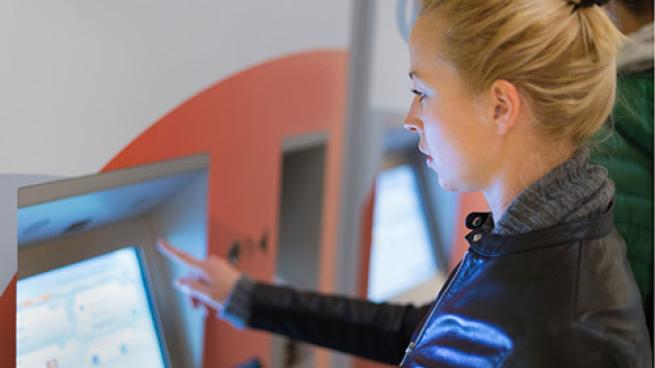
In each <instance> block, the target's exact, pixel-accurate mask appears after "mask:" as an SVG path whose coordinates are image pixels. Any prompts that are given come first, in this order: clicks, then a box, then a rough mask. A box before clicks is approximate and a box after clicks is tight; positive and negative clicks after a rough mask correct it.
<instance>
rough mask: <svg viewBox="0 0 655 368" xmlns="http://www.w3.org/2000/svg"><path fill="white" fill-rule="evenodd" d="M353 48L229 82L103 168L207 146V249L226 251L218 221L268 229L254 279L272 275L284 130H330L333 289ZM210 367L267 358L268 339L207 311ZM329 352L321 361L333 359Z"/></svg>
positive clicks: (324, 266)
mask: <svg viewBox="0 0 655 368" xmlns="http://www.w3.org/2000/svg"><path fill="white" fill-rule="evenodd" d="M347 64H348V53H347V52H346V51H344V50H321V51H315V52H307V53H301V54H297V55H291V56H288V57H284V58H281V59H277V60H273V61H270V62H267V63H264V64H261V65H258V66H256V67H253V68H250V69H248V70H245V71H243V72H240V73H238V74H236V75H234V76H232V77H230V78H228V79H226V80H223V81H221V82H219V83H217V84H215V85H213V86H211V87H210V88H208V89H206V90H205V91H203V92H201V93H200V94H198V95H196V96H194V97H193V98H191V99H190V100H188V101H186V102H184V103H183V104H181V105H180V106H179V107H177V108H176V109H175V110H173V111H171V112H170V113H169V114H167V115H166V116H164V117H163V118H162V119H161V120H159V121H157V122H156V123H154V124H153V125H152V126H151V127H150V128H148V129H147V130H146V131H145V132H144V133H143V134H141V135H140V136H139V137H138V138H137V139H135V140H134V141H133V142H131V143H130V144H129V145H128V146H127V147H125V149H124V150H123V151H122V152H120V153H119V154H118V155H117V156H116V157H115V158H114V159H112V160H111V161H110V162H109V163H108V164H107V165H106V166H105V168H104V169H103V171H108V170H113V169H119V168H126V167H131V166H134V165H140V164H145V163H151V162H156V161H161V160H167V159H173V158H178V157H182V156H187V155H192V154H196V153H201V152H202V153H208V154H209V156H210V168H209V198H208V201H209V203H208V211H209V214H208V222H209V223H208V229H209V230H208V232H209V233H208V234H207V235H208V237H207V239H208V252H209V253H211V254H217V255H223V256H224V255H226V254H227V249H228V245H229V242H230V241H231V240H232V239H230V238H228V235H225V234H224V233H223V232H221V231H218V229H219V226H221V227H223V226H225V225H228V226H230V227H232V228H235V229H239V230H240V231H241V232H242V233H244V234H248V235H250V236H252V237H253V238H258V237H259V236H260V235H261V234H262V232H263V231H264V230H270V236H271V237H270V239H271V240H272V244H271V248H270V251H269V252H268V253H267V254H265V255H258V256H257V257H255V258H256V259H249V260H248V259H244V260H243V261H242V262H241V263H240V267H241V269H242V270H243V271H245V272H247V273H248V274H250V275H251V276H253V277H255V278H256V279H262V280H269V279H270V278H271V276H272V275H273V274H274V267H275V254H276V248H277V244H276V241H277V238H278V236H277V231H278V218H277V216H278V212H279V197H280V183H281V172H282V167H281V164H282V155H283V152H282V141H283V139H284V137H288V136H295V135H302V134H307V133H315V132H322V131H324V132H327V133H328V137H329V138H328V142H327V147H326V152H327V155H326V173H325V180H326V182H325V183H324V184H325V186H324V188H325V197H324V199H323V208H324V213H323V219H324V220H323V227H322V234H323V235H322V239H321V241H322V243H321V254H320V261H321V270H320V277H319V280H320V281H319V284H320V285H319V288H320V289H321V290H323V291H331V290H332V289H333V285H332V280H333V279H334V275H333V270H334V267H333V266H334V262H335V249H336V247H335V244H336V239H337V238H336V236H337V233H338V228H337V227H338V225H337V224H338V221H337V220H338V218H337V216H338V214H339V208H338V205H339V203H340V201H339V196H340V192H339V186H340V181H341V169H340V166H341V152H342V131H343V122H344V118H345V113H346V96H347V94H346V91H347ZM205 327H206V328H205V347H204V351H205V354H204V366H205V367H207V368H210V367H231V366H234V365H236V364H238V363H241V362H243V361H244V360H246V359H248V358H251V357H253V356H259V357H262V358H263V361H264V363H265V365H266V366H269V364H268V363H269V361H270V357H269V354H270V350H271V346H270V342H269V340H270V338H269V336H268V335H267V334H264V333H259V332H254V331H241V332H236V331H234V330H233V329H232V328H231V327H230V326H228V324H227V323H225V322H222V321H219V320H216V319H214V318H210V319H208V320H207V322H206V326H205ZM327 361H328V359H327V355H326V354H325V352H320V353H319V354H317V363H316V366H319V367H320V366H327Z"/></svg>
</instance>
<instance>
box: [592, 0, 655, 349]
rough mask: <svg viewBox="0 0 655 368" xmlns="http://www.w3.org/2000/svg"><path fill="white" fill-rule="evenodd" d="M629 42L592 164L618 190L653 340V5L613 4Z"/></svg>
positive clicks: (618, 208)
mask: <svg viewBox="0 0 655 368" xmlns="http://www.w3.org/2000/svg"><path fill="white" fill-rule="evenodd" d="M608 10H609V12H610V14H611V15H612V18H613V20H614V21H615V23H616V24H617V26H618V28H619V29H620V30H621V32H623V33H624V34H626V35H628V37H629V38H628V40H627V42H626V44H625V45H624V47H623V49H622V50H621V53H620V54H619V57H618V84H617V103H616V105H615V107H614V111H613V112H612V115H611V116H610V120H609V124H608V126H609V130H608V132H603V133H602V134H599V136H598V141H599V143H598V145H597V147H595V148H594V150H593V151H592V162H595V163H598V164H600V165H603V166H605V167H606V168H607V170H608V173H609V176H610V178H611V179H612V180H613V181H614V183H615V184H616V195H615V197H614V206H615V207H614V224H615V226H616V228H617V230H618V231H619V233H620V234H621V236H622V237H623V239H625V242H626V245H627V248H628V261H629V262H630V265H631V268H632V272H633V273H634V275H635V279H636V281H637V285H638V286H639V290H640V292H641V297H642V300H643V303H644V311H645V313H646V322H647V325H648V330H649V333H650V338H651V341H652V339H653V1H652V0H612V1H610V3H609V4H608Z"/></svg>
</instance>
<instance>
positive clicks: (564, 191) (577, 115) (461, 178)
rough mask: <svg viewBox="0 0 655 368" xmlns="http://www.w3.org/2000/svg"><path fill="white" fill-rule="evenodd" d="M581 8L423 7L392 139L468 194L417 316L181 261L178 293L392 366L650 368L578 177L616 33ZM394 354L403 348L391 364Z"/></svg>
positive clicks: (586, 4)
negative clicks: (464, 231)
mask: <svg viewBox="0 0 655 368" xmlns="http://www.w3.org/2000/svg"><path fill="white" fill-rule="evenodd" d="M605 3H606V1H598V0H597V1H589V0H575V1H570V0H485V1H479V0H425V1H424V3H423V8H422V11H421V14H420V16H419V18H418V21H417V24H416V26H415V27H414V29H413V31H412V35H411V37H410V61H411V62H410V64H411V70H410V79H411V81H412V84H413V89H412V92H413V93H414V95H415V96H414V98H413V100H412V103H411V106H410V109H409V112H408V114H407V117H406V119H405V127H406V128H407V129H408V130H411V131H414V132H416V133H417V134H418V135H419V138H420V139H419V149H420V151H421V152H423V153H424V154H425V155H426V158H427V160H426V162H427V164H428V166H429V167H430V168H431V169H433V170H435V171H436V172H437V173H438V174H439V184H440V185H441V186H442V187H443V188H445V189H448V190H453V191H462V192H464V191H481V192H483V193H484V195H485V198H486V200H487V203H488V204H489V207H490V208H491V212H490V213H472V214H470V215H469V216H468V217H467V219H466V226H467V227H468V228H469V229H471V232H470V233H469V234H468V235H467V236H466V240H467V241H468V243H469V251H468V252H467V253H466V254H465V256H464V257H463V258H462V260H461V261H460V263H459V265H458V266H457V267H456V269H455V270H454V271H453V273H451V275H450V276H449V278H448V280H447V281H446V284H445V286H444V287H443V288H442V290H441V291H440V292H439V294H438V295H437V296H436V298H435V300H434V302H433V303H431V304H430V305H428V306H424V307H421V308H415V307H413V306H409V305H407V306H403V305H391V304H376V303H371V302H368V301H365V300H356V299H352V298H346V297H340V296H332V295H323V294H320V293H314V292H305V291H299V290H296V289H293V288H289V287H281V286H275V285H271V284H268V283H266V282H255V281H252V280H250V279H249V278H248V277H247V276H245V275H242V274H241V273H240V272H239V271H238V270H237V269H235V268H234V267H233V266H231V265H230V264H229V263H228V262H227V261H226V260H224V259H221V258H218V257H215V256H210V257H209V258H208V259H206V260H202V259H196V258H194V257H192V256H190V255H188V254H186V253H184V252H182V251H180V250H178V249H176V248H174V247H172V246H170V245H169V244H167V243H166V242H165V241H163V240H162V241H161V244H162V247H161V248H162V251H163V253H164V254H166V255H167V256H169V257H171V258H174V259H176V260H179V261H181V262H183V263H184V264H186V265H188V266H190V267H192V268H194V269H195V271H196V272H197V273H196V274H192V275H190V276H188V277H184V278H182V279H180V280H178V281H177V285H178V288H179V289H180V290H181V291H183V292H184V293H186V294H187V295H189V296H190V297H191V298H192V299H193V300H195V301H196V303H199V304H200V305H204V306H206V307H208V308H211V309H215V310H217V311H218V312H219V315H220V316H222V317H223V318H226V319H228V320H230V321H232V322H233V323H234V324H235V325H237V326H247V327H250V328H257V329H260V330H265V331H271V332H274V333H278V334H283V335H286V336H289V337H291V338H293V339H297V340H301V341H306V342H310V343H314V344H318V345H321V346H325V347H329V348H332V349H336V350H339V351H344V352H348V353H352V354H355V355H358V356H363V357H368V358H371V359H375V360H379V361H382V362H386V363H391V364H400V366H401V367H406V368H407V367H549V368H550V367H639V368H642V367H650V366H651V364H652V356H651V349H650V343H649V338H648V331H647V328H646V323H645V319H644V313H643V309H642V302H641V298H640V294H639V290H638V288H637V285H636V283H635V280H634V277H633V274H632V272H631V271H630V266H629V264H628V262H627V258H626V254H625V252H626V248H625V243H624V242H623V239H622V238H621V237H620V235H619V234H618V232H617V231H616V229H615V228H614V227H613V217H612V213H613V205H612V202H613V198H614V184H613V183H612V181H611V180H610V179H609V178H608V176H607V170H606V169H605V168H603V167H601V166H597V165H592V164H591V163H590V162H589V150H588V149H587V148H586V146H587V143H588V141H589V140H590V139H591V138H592V137H593V136H594V135H595V134H596V133H597V132H598V130H599V129H600V128H601V127H602V126H603V124H604V123H605V121H606V120H607V118H608V116H609V114H610V112H611V110H612V106H613V104H614V98H615V90H616V57H617V55H618V52H619V49H620V46H621V42H622V40H623V37H622V35H621V34H620V32H619V31H618V30H617V29H616V27H615V26H614V25H613V24H612V23H611V21H610V20H609V18H608V16H607V14H606V13H605V12H604V11H603V10H602V9H601V8H600V5H603V4H605ZM405 347H406V348H405Z"/></svg>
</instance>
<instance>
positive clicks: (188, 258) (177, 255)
mask: <svg viewBox="0 0 655 368" xmlns="http://www.w3.org/2000/svg"><path fill="white" fill-rule="evenodd" d="M158 243H159V247H158V248H159V250H160V251H161V253H162V254H163V255H165V256H166V257H167V258H169V259H171V260H173V261H176V262H178V263H182V264H185V265H187V266H191V267H194V268H197V269H200V270H202V269H203V268H204V266H205V262H204V261H203V260H200V259H198V258H196V257H194V256H192V255H190V254H188V253H186V252H184V251H182V250H180V249H177V248H175V247H173V246H172V245H171V244H170V243H168V242H167V241H166V240H164V239H159V242H158Z"/></svg>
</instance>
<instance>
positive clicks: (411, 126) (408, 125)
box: [403, 111, 423, 133]
mask: <svg viewBox="0 0 655 368" xmlns="http://www.w3.org/2000/svg"><path fill="white" fill-rule="evenodd" d="M403 128H405V129H407V130H409V131H410V132H415V133H419V132H420V130H421V129H423V124H422V123H421V120H420V119H417V118H415V117H414V116H412V114H411V111H410V113H409V114H407V116H406V117H405V121H403Z"/></svg>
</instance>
